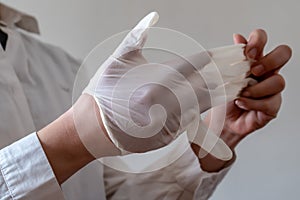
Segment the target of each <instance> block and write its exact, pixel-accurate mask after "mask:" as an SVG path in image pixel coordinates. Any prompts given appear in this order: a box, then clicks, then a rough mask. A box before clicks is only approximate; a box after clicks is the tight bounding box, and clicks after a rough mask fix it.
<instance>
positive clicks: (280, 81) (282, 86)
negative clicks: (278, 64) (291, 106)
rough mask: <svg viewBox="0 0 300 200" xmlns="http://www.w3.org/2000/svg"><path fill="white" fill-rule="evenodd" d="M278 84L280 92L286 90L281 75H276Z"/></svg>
mask: <svg viewBox="0 0 300 200" xmlns="http://www.w3.org/2000/svg"><path fill="white" fill-rule="evenodd" d="M276 82H277V85H278V87H279V88H280V91H282V90H283V89H284V88H285V80H284V78H283V77H282V76H281V75H276Z"/></svg>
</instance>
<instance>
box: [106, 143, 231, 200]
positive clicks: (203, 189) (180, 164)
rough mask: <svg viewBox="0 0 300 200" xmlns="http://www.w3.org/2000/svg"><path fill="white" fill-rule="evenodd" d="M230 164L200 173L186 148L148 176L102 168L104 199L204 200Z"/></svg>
mask: <svg viewBox="0 0 300 200" xmlns="http://www.w3.org/2000/svg"><path fill="white" fill-rule="evenodd" d="M233 161H234V159H233ZM233 161H232V162H231V163H230V164H228V166H226V167H225V168H224V169H222V170H221V171H219V172H216V173H208V172H205V171H203V170H201V166H200V164H199V160H198V158H197V157H196V155H195V154H194V152H193V151H192V149H191V148H188V149H187V150H186V151H185V152H184V154H183V155H182V156H181V157H180V158H179V159H178V160H176V161H175V162H173V163H172V164H171V165H169V166H167V167H165V168H163V169H161V170H158V171H154V172H150V173H143V174H133V173H125V172H120V171H117V170H115V169H112V168H109V167H107V166H104V183H105V190H106V196H107V199H109V200H114V199H133V200H135V199H141V197H142V198H143V200H148V199H149V200H150V199H197V200H198V199H201V200H202V199H208V198H209V197H210V196H211V194H212V193H213V192H214V190H215V189H216V187H217V185H218V184H219V183H220V182H221V180H222V179H223V178H224V176H225V175H226V173H227V172H228V171H229V169H230V166H231V165H232V163H233Z"/></svg>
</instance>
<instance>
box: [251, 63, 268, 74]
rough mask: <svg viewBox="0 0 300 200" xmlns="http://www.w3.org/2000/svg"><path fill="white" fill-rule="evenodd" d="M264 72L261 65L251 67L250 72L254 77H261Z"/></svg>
mask: <svg viewBox="0 0 300 200" xmlns="http://www.w3.org/2000/svg"><path fill="white" fill-rule="evenodd" d="M264 71H265V68H264V66H263V65H257V66H255V67H253V68H252V70H251V72H252V74H254V75H255V76H259V75H261V74H262V73H263V72H264Z"/></svg>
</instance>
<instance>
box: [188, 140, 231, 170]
mask: <svg viewBox="0 0 300 200" xmlns="http://www.w3.org/2000/svg"><path fill="white" fill-rule="evenodd" d="M191 148H192V150H193V151H194V153H195V154H196V156H198V154H199V151H200V149H201V147H199V146H198V145H197V144H194V143H192V144H191ZM202 150H203V149H202ZM198 159H199V163H200V165H201V169H202V170H203V171H206V172H219V171H220V170H222V169H224V168H226V167H228V166H229V165H230V164H231V163H233V162H234V160H235V154H234V153H233V157H232V158H231V159H230V160H227V161H224V160H220V159H218V158H216V157H214V156H213V155H211V154H210V153H207V154H206V155H205V156H204V157H202V158H198Z"/></svg>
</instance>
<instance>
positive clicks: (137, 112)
mask: <svg viewBox="0 0 300 200" xmlns="http://www.w3.org/2000/svg"><path fill="white" fill-rule="evenodd" d="M157 20H158V15H157V13H155V12H153V13H150V14H149V15H147V16H146V17H145V18H144V19H142V20H141V21H140V22H139V23H138V25H137V26H136V27H135V28H134V29H133V30H132V31H131V32H130V33H129V34H128V35H127V36H126V37H125V39H124V40H123V41H122V43H121V44H120V45H119V47H118V48H117V49H116V50H115V52H114V53H113V54H112V55H111V56H110V57H109V58H108V59H107V60H106V61H105V62H104V63H103V64H102V66H101V67H100V68H99V69H98V71H97V72H96V74H95V75H94V77H93V78H92V79H91V80H90V83H89V85H88V86H87V87H86V89H85V90H84V92H83V93H87V94H90V95H92V96H93V97H94V99H95V100H96V102H97V104H98V106H99V110H100V113H101V117H102V120H103V123H104V126H105V128H106V131H107V132H108V135H109V137H110V139H111V140H112V142H113V143H114V144H115V145H116V146H117V147H118V148H120V149H121V150H122V151H123V153H124V152H125V153H126V152H127V151H129V152H146V151H149V150H154V149H157V148H160V147H163V146H165V145H167V144H169V143H170V142H171V141H173V140H174V139H175V138H176V137H177V136H178V135H179V134H181V133H183V132H184V131H185V130H188V133H189V138H190V140H191V141H193V140H194V138H195V135H196V133H197V132H198V133H199V134H201V137H196V140H199V141H197V143H199V144H201V143H202V142H203V141H204V139H203V138H204V137H203V134H205V133H203V131H200V130H203V128H200V129H199V128H198V127H197V125H198V123H199V121H201V120H200V113H202V112H204V111H206V110H207V109H209V108H211V107H212V105H214V106H215V105H219V104H221V103H224V101H225V102H226V101H229V100H231V99H232V98H234V97H236V96H237V95H238V94H239V92H240V91H241V89H242V88H243V87H244V86H246V85H247V83H248V80H247V79H245V74H246V72H247V71H248V70H249V66H248V65H246V63H244V62H243V61H244V59H245V57H244V56H241V55H243V46H241V45H238V46H231V47H228V48H227V49H229V50H233V51H234V52H235V53H236V52H237V53H238V56H239V57H236V56H232V55H231V53H230V56H231V57H227V56H226V55H225V54H222V53H221V54H220V52H219V50H217V49H216V50H214V51H209V52H202V53H198V54H195V55H193V56H190V57H187V58H185V59H178V60H176V61H170V62H167V63H164V64H158V63H156V64H151V63H148V62H147V60H146V58H145V57H144V56H143V55H142V47H143V45H144V44H145V42H146V38H147V29H148V28H149V27H150V26H152V25H154V24H155V23H156V22H157ZM222 51H225V53H226V50H224V49H223V50H222ZM214 54H215V55H216V56H215V57H216V59H213V60H212V59H211V55H214ZM221 55H225V56H224V57H225V60H224V59H223V58H222V56H221ZM232 57H234V59H233V58H232ZM226 59H227V60H226ZM219 60H222V62H219ZM214 61H215V62H217V64H218V63H219V64H221V65H220V66H221V67H220V69H219V70H220V71H221V72H224V70H223V68H226V67H228V63H230V64H232V63H231V62H235V63H240V64H241V63H242V65H243V68H244V69H243V70H238V71H237V72H230V73H227V72H226V70H225V73H224V77H225V78H226V82H225V83H224V82H222V81H216V80H217V79H216V78H215V77H212V78H211V80H210V81H209V82H208V84H209V86H208V85H207V84H206V80H205V76H207V77H209V76H213V75H212V74H213V73H212V72H211V71H210V70H209V69H207V68H211V67H210V65H212V63H214ZM224 61H226V62H224ZM172 63H173V64H172ZM203 69H206V70H204V71H203V75H202V74H201V70H203ZM215 69H216V68H215ZM234 69H235V68H234ZM231 83H233V84H231ZM224 86H225V91H226V92H222V88H223V89H224ZM226 93H228V94H229V95H227V94H226ZM227 96H228V97H227ZM204 136H205V135H204ZM211 137H213V140H210V141H216V140H217V142H218V145H221V146H222V147H221V148H215V149H218V150H220V149H221V151H223V150H224V151H227V154H226V153H225V157H226V156H227V157H230V153H231V151H230V149H228V147H227V146H226V144H225V143H223V142H222V141H221V140H220V139H218V138H217V137H216V136H214V135H213V136H210V137H208V138H211ZM197 138H198V139H197ZM215 139H216V140H215ZM200 140H201V141H200ZM215 152H218V151H217V150H216V151H215ZM228 155H229V156H228ZM221 157H224V155H221Z"/></svg>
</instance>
